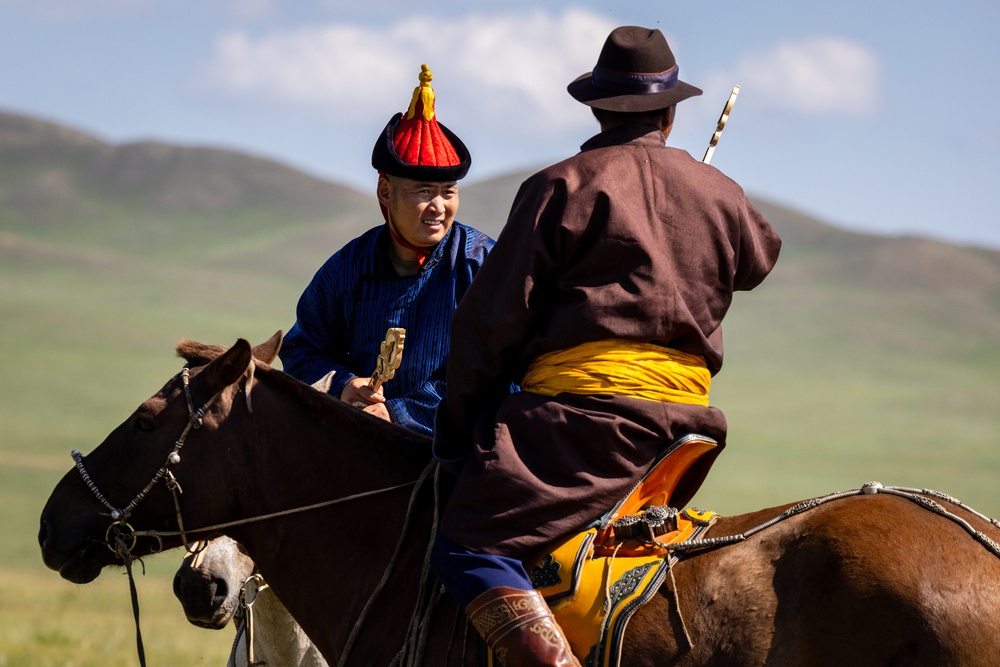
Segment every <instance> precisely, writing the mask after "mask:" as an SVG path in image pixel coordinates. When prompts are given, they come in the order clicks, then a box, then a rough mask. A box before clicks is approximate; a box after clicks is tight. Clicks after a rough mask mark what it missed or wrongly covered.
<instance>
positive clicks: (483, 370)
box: [432, 26, 781, 667]
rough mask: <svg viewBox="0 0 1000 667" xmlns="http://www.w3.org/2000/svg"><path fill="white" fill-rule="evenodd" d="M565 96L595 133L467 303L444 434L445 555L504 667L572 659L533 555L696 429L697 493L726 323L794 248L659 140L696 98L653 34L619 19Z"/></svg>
mask: <svg viewBox="0 0 1000 667" xmlns="http://www.w3.org/2000/svg"><path fill="white" fill-rule="evenodd" d="M569 93H570V94H571V95H572V96H573V97H574V98H575V99H577V100H579V101H580V102H582V103H583V104H586V105H588V106H590V107H591V108H592V110H593V114H594V116H595V117H596V118H597V120H598V121H599V123H600V127H601V132H600V133H599V134H598V135H596V136H595V137H593V138H591V139H589V140H588V141H587V142H586V143H584V144H583V146H582V148H581V152H580V153H578V154H577V155H575V156H573V157H571V158H569V159H567V160H564V161H562V162H560V163H558V164H555V165H553V166H551V167H548V168H546V169H544V170H542V171H541V172H539V173H537V174H535V175H533V176H532V177H530V178H529V179H528V180H526V181H525V182H524V183H523V184H522V185H521V189H520V190H519V192H518V193H517V197H516V198H515V200H514V203H513V206H512V207H511V211H510V215H509V217H508V220H507V223H506V227H505V228H504V232H503V234H502V235H501V237H500V239H499V240H498V242H497V244H496V247H495V248H494V249H493V251H492V253H491V255H490V257H489V259H488V260H487V261H486V262H485V263H484V264H483V267H482V270H481V271H480V273H479V275H478V277H477V278H476V282H475V284H474V285H473V286H472V288H471V289H470V290H469V292H468V294H467V295H466V298H465V299H464V300H463V301H462V303H461V304H460V305H459V307H458V309H457V310H456V312H455V316H454V319H453V321H452V335H453V340H454V344H453V346H452V348H451V352H450V354H449V356H448V381H447V398H446V399H445V401H444V402H443V403H442V404H441V406H440V407H439V409H438V415H437V422H436V431H435V442H434V447H435V455H436V456H437V457H438V459H439V460H441V461H442V462H443V463H444V464H446V467H449V466H450V467H451V468H452V469H455V470H459V471H460V474H459V477H458V480H457V484H456V487H455V490H454V493H453V494H452V496H451V497H450V499H449V501H448V504H447V506H446V508H445V511H444V514H443V516H442V519H441V524H440V525H441V530H440V534H439V536H438V538H437V541H436V543H435V546H434V551H433V555H432V567H433V568H434V570H435V572H437V574H438V575H439V577H440V578H441V580H442V581H443V582H444V584H445V586H446V587H447V588H448V590H449V591H451V592H452V593H453V594H454V595H455V596H456V597H457V598H458V599H459V600H460V601H461V602H462V603H464V604H465V605H466V610H467V612H468V613H469V615H470V617H471V620H472V622H473V624H474V625H475V626H476V628H477V629H479V630H480V632H481V633H482V634H483V636H484V638H486V640H487V643H489V644H490V645H491V647H492V648H493V650H494V652H495V654H496V655H497V657H498V659H499V661H500V664H505V665H506V666H507V667H516V666H521V665H577V664H579V663H578V662H577V660H576V658H574V657H573V655H572V654H571V652H570V649H569V646H568V644H567V642H566V640H565V637H564V635H563V634H562V632H561V631H560V629H559V628H558V625H557V624H556V622H555V620H554V618H553V617H552V614H551V612H550V611H549V609H548V607H547V606H546V603H545V601H544V599H542V597H541V595H540V594H539V593H538V592H537V591H535V590H533V586H532V582H531V580H530V578H529V577H528V575H527V574H526V573H525V571H524V568H523V567H522V565H521V563H522V561H523V560H524V559H526V558H528V557H530V556H533V555H537V553H538V551H539V550H540V549H541V548H542V547H544V546H546V545H548V544H551V543H552V542H554V541H555V540H557V539H558V538H560V537H562V536H564V535H567V534H569V533H571V532H572V531H576V530H580V529H582V528H583V527H585V526H587V525H588V524H591V523H592V522H594V520H595V519H598V518H599V517H601V516H602V515H603V514H604V513H605V512H606V511H607V510H609V509H610V508H611V507H612V506H613V505H614V504H615V503H616V502H617V501H619V500H620V499H622V498H623V497H624V496H625V495H626V494H627V493H628V491H629V490H630V489H631V488H632V487H633V486H634V485H635V484H636V482H637V481H638V480H639V479H640V478H641V477H642V476H643V474H644V473H646V471H647V470H648V469H649V467H650V465H651V464H652V462H653V461H654V460H655V458H656V456H657V454H658V452H659V451H660V449H661V448H662V447H663V446H664V445H666V444H668V443H670V442H672V441H674V440H675V439H676V438H678V437H679V436H682V435H684V434H687V433H698V434H703V435H707V436H709V437H711V438H714V439H715V440H717V441H718V443H719V447H718V448H716V449H715V450H714V453H712V454H708V455H706V456H705V457H703V458H702V459H701V460H699V461H698V462H697V463H696V464H695V465H694V466H693V467H692V468H691V469H690V470H689V472H688V473H687V474H686V475H685V476H684V477H683V478H682V479H681V480H680V482H679V484H678V487H677V489H676V491H675V493H674V495H673V498H672V500H675V501H677V502H676V506H677V507H683V505H684V504H685V503H687V502H688V501H689V500H690V499H691V497H692V496H693V495H694V493H695V491H696V490H697V488H698V486H699V485H700V484H701V482H702V481H703V479H704V477H705V475H706V474H707V472H708V468H709V467H710V466H711V464H712V462H713V460H714V456H715V454H717V452H718V451H719V450H720V449H721V448H722V446H723V445H724V444H725V436H726V421H725V418H724V417H723V415H722V412H721V411H719V410H718V409H717V408H714V407H710V406H709V405H708V389H709V385H710V383H711V377H712V376H713V375H714V374H715V373H717V372H718V371H719V369H720V368H721V366H722V329H721V322H722V319H723V317H724V315H725V314H726V311H727V310H728V308H729V306H730V303H731V302H732V298H733V292H734V291H736V290H749V289H752V288H754V287H755V286H757V285H758V284H759V283H760V282H761V281H762V280H763V279H764V277H765V276H766V275H767V274H768V272H769V271H770V270H771V268H772V266H773V265H774V263H775V261H776V260H777V256H778V251H779V248H780V245H781V242H780V239H779V238H778V236H777V234H776V233H775V232H774V230H773V229H772V228H771V226H770V225H769V224H768V223H767V221H766V220H765V219H764V218H763V216H762V215H761V214H760V213H759V212H758V211H757V209H756V208H754V206H753V205H752V204H751V203H750V202H749V201H748V200H747V198H746V196H745V195H744V192H743V190H742V189H741V188H740V187H739V186H738V185H737V184H736V183H734V182H733V181H732V180H730V179H729V178H727V177H726V176H724V175H723V174H722V173H721V172H719V171H718V170H717V169H715V168H714V167H711V166H709V165H707V164H703V163H701V162H698V161H697V160H695V159H693V158H692V157H691V156H690V155H688V154H687V153H686V152H684V151H681V150H677V149H674V148H668V147H667V146H666V145H665V144H666V138H667V136H668V135H669V133H670V130H671V127H672V124H673V120H674V110H675V105H676V104H677V103H678V102H681V101H682V100H684V99H687V98H689V97H692V96H694V95H699V94H701V91H700V90H699V89H697V88H695V87H694V86H691V85H689V84H687V83H685V82H683V81H681V80H680V79H679V78H678V69H677V63H676V61H675V59H674V56H673V53H672V52H671V50H670V47H669V46H668V44H667V41H666V39H665V38H664V37H663V35H662V33H661V32H660V31H659V30H655V29H648V28H639V27H634V26H627V27H621V28H617V29H615V30H614V31H613V32H612V33H611V34H610V35H609V37H608V38H607V40H606V42H605V44H604V47H603V49H602V51H601V54H600V57H599V58H598V61H597V66H596V67H594V69H593V71H592V72H589V73H587V74H585V75H583V76H581V77H579V78H578V79H577V80H575V81H573V82H572V83H571V84H569ZM511 382H514V383H516V384H519V385H521V388H522V391H520V392H518V393H514V394H508V392H507V387H508V385H509V384H510V383H511ZM501 656H502V657H501Z"/></svg>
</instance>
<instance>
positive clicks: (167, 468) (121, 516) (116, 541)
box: [70, 361, 437, 667]
mask: <svg viewBox="0 0 1000 667" xmlns="http://www.w3.org/2000/svg"><path fill="white" fill-rule="evenodd" d="M253 363H254V362H253V361H251V375H250V377H251V378H252V368H253ZM180 376H181V383H182V385H183V388H184V400H185V402H186V403H187V409H188V421H187V424H185V425H184V430H183V431H181V435H180V437H179V438H177V440H176V441H175V442H174V446H173V448H172V449H171V450H170V453H169V454H168V455H167V460H166V461H165V462H164V464H163V465H162V466H160V468H159V470H157V471H156V473H155V474H154V475H153V478H152V479H151V480H150V481H149V483H148V484H146V486H145V487H143V489H142V490H141V491H140V492H139V493H138V494H137V495H136V497H135V498H133V499H132V501H131V502H130V503H129V504H128V505H126V506H125V507H124V509H120V508H117V507H115V506H114V505H113V504H112V503H111V502H110V501H109V500H108V499H107V498H106V497H105V496H104V494H103V493H101V490H100V489H99V488H98V487H97V484H95V483H94V480H93V479H92V478H91V476H90V473H88V472H87V468H86V467H85V466H84V464H83V455H82V454H81V453H80V452H79V451H78V450H75V449H74V450H73V451H72V452H71V453H70V455H71V456H72V457H73V461H74V462H75V463H76V469H77V471H78V472H79V473H80V476H81V477H82V478H83V482H84V484H86V485H87V488H88V489H90V492H91V493H93V494H94V496H95V497H96V498H97V500H98V501H99V502H100V503H101V504H102V505H104V506H105V507H106V508H108V510H110V513H109V514H107V515H104V516H110V517H111V520H112V523H111V524H110V525H109V526H108V529H107V531H106V532H105V534H104V538H105V543H106V545H107V547H108V548H109V549H110V550H111V551H112V552H113V553H114V554H115V555H116V556H117V557H118V558H120V559H122V560H123V561H124V563H125V569H126V571H127V573H128V580H129V589H130V592H131V596H132V612H133V616H134V617H135V633H136V647H137V650H138V654H139V664H140V667H146V656H145V652H144V650H143V645H142V632H141V630H140V628H139V598H138V594H137V591H136V587H135V579H134V577H133V576H132V561H133V560H136V559H135V558H134V557H133V556H132V549H133V548H135V545H136V542H137V540H138V538H139V537H153V538H156V539H157V540H160V538H162V537H177V536H180V538H181V540H182V541H183V543H184V548H185V549H186V550H187V551H188V552H189V553H191V552H192V549H191V545H190V544H189V543H188V539H187V535H188V534H193V533H204V532H211V531H217V530H221V529H223V528H228V527H232V526H237V525H242V524H248V523H254V522H258V521H263V520H265V519H271V518H275V517H279V516H286V515H289V514H296V513H299V512H306V511H309V510H313V509H318V508H321V507H327V506H330V505H335V504H338V503H342V502H347V501H350V500H356V499H359V498H364V497H367V496H372V495H376V494H381V493H386V492H389V491H394V490H397V489H401V488H404V487H407V486H413V487H414V490H413V493H412V495H411V497H410V506H409V507H408V508H407V513H406V519H405V521H404V524H403V533H405V532H406V528H407V526H408V524H409V519H410V514H411V510H412V508H413V503H414V501H415V499H416V494H417V491H418V490H419V488H420V486H421V484H422V483H423V482H424V480H426V479H427V477H428V476H429V474H430V473H431V472H432V471H436V470H437V466H436V464H434V463H433V462H432V463H431V465H429V466H428V467H427V468H425V470H424V471H423V472H422V473H421V475H420V477H419V478H418V479H417V480H414V481H412V482H406V483H403V484H397V485H395V486H390V487H384V488H381V489H374V490H371V491H362V492H360V493H355V494H351V495H348V496H342V497H340V498H334V499H332V500H327V501H324V502H319V503H314V504H312V505H307V506H304V507H297V508H294V509H289V510H284V511H280V512H272V513H270V514H264V515H261V516H256V517H249V518H246V519H240V520H237V521H230V522H228V523H222V524H216V525H213V526H205V527H203V528H198V529H196V530H191V531H185V529H184V519H183V516H182V515H181V506H180V498H179V494H181V493H183V489H181V486H180V484H178V482H177V479H176V477H174V474H173V472H172V471H171V467H172V466H175V465H177V464H179V463H180V461H181V456H180V450H181V449H182V448H183V447H184V443H185V441H186V440H187V437H188V435H189V434H190V433H191V431H192V430H196V429H199V428H201V426H202V423H203V421H204V417H205V415H206V414H207V413H208V410H209V409H210V408H211V407H212V405H213V404H214V403H215V402H216V401H217V400H218V399H219V397H220V396H221V395H222V394H223V392H225V391H226V389H228V388H229V386H231V385H229V386H226V387H223V388H222V389H220V390H219V391H218V392H217V393H216V394H215V395H214V396H212V397H211V398H209V399H208V400H207V401H206V402H205V403H204V404H203V405H202V406H201V407H200V408H198V409H197V410H196V409H195V407H194V401H193V399H192V397H191V387H190V375H189V369H188V366H186V365H185V366H184V368H183V369H181V373H180ZM249 382H250V380H249V379H248V383H247V407H248V409H250V411H251V412H252V411H253V410H252V408H251V407H250V397H249V392H250V386H249ZM164 478H165V479H166V482H165V484H166V485H167V488H168V489H170V493H171V496H172V497H173V501H174V510H175V512H176V516H177V527H178V529H179V530H178V531H176V532H173V531H155V530H148V531H137V530H135V529H134V528H133V527H132V526H131V525H130V524H129V523H128V519H129V517H131V515H132V511H133V510H135V508H136V507H137V506H138V505H139V503H141V502H142V501H143V500H144V499H145V498H146V496H147V495H148V494H149V492H150V491H151V490H152V489H153V487H155V486H156V485H157V484H158V483H159V482H160V480H162V479H164ZM436 486H437V485H436V484H435V487H436ZM194 545H195V546H196V549H195V550H196V551H197V545H198V542H195V543H194ZM161 546H162V541H161ZM401 547H402V537H401V538H400V541H399V543H398V544H397V547H396V553H395V554H394V555H393V557H392V558H391V560H390V563H389V566H388V567H387V568H386V572H385V574H384V575H383V581H382V582H380V584H379V585H378V586H377V587H376V591H375V592H376V593H377V592H379V591H380V590H381V588H382V586H384V584H385V581H386V580H387V579H388V575H389V572H390V571H391V570H392V569H393V566H394V564H395V561H396V558H397V557H398V555H399V551H400V549H401ZM372 599H374V595H372V596H371V599H369V603H371V601H372ZM367 610H368V606H367V605H366V607H365V609H364V610H363V611H362V615H361V618H359V619H358V621H357V623H356V624H355V628H354V631H353V632H352V636H351V638H350V640H349V641H348V645H347V648H346V650H345V653H344V656H343V659H346V657H347V653H348V652H349V650H350V646H351V644H352V643H353V639H354V635H356V633H357V631H358V630H359V629H360V626H361V623H362V621H363V620H364V616H365V612H367Z"/></svg>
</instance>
